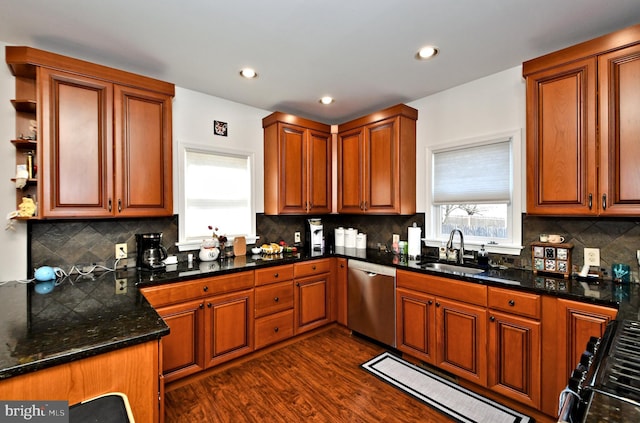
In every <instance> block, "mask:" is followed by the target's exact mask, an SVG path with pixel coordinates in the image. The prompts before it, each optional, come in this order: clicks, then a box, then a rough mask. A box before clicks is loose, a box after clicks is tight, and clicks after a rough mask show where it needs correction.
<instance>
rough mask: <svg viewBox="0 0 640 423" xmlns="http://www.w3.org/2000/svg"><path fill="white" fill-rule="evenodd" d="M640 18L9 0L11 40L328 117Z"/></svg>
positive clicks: (463, 4)
mask: <svg viewBox="0 0 640 423" xmlns="http://www.w3.org/2000/svg"><path fill="white" fill-rule="evenodd" d="M639 21H640V2H639V1H638V0H607V1H604V0H315V1H314V0H239V1H238V0H226V1H220V0H208V1H205V0H153V1H149V0H108V1H104V0H103V1H98V0H94V1H91V0H56V1H52V0H0V41H4V42H6V43H9V44H16V45H28V46H31V47H36V48H40V49H44V50H49V51H53V52H57V53H60V54H64V55H68V56H73V57H76V58H80V59H85V60H89V61H92V62H96V63H101V64H105V65H108V66H112V67H117V68H121V69H125V70H128V71H131V72H135V73H140V74H143V75H148V76H152V77H155V78H158V79H162V80H166V81H169V82H173V83H175V84H176V85H177V86H180V87H183V88H188V89H192V90H196V91H200V92H203V93H207V94H211V95H213V96H217V97H221V98H224V99H228V100H232V101H236V102H239V103H244V104H248V105H251V106H255V107H258V108H261V109H265V110H269V111H275V110H278V111H283V112H289V113H294V114H298V115H301V116H304V117H308V118H311V119H317V120H321V121H323V122H325V123H339V122H344V121H346V120H349V119H351V118H354V117H357V116H360V115H363V114H366V113H369V112H371V111H374V110H377V109H380V108H383V107H387V106H391V105H393V104H396V103H401V102H410V101H412V100H415V99H418V98H422V97H425V96H427V95H430V94H433V93H436V92H438V91H442V90H444V89H447V88H450V87H453V86H456V85H460V84H463V83H465V82H468V81H471V80H474V79H477V78H480V77H483V76H486V75H490V74H492V73H496V72H499V71H502V70H505V69H509V68H512V67H514V66H517V65H520V64H521V63H522V62H523V61H525V60H528V59H532V58H535V57H537V56H540V55H543V54H546V53H549V52H551V51H555V50H557V49H560V48H563V47H566V46H569V45H572V44H576V43H578V42H581V41H585V40H588V39H591V38H594V37H597V36H599V35H603V34H606V33H608V32H611V31H613V30H616V29H620V28H623V27H626V26H630V25H633V24H636V23H638V22H639ZM427 44H433V45H436V46H437V47H438V48H439V49H440V54H439V55H438V56H437V57H436V58H435V59H433V60H432V61H426V62H420V61H417V60H415V58H414V55H415V53H416V51H417V50H418V48H420V47H421V46H423V45H427ZM244 66H251V67H254V68H255V69H256V70H257V71H258V73H259V77H258V78H257V79H255V80H251V81H247V80H243V79H242V78H240V77H239V75H238V71H239V70H240V68H242V67H244ZM323 95H331V96H333V97H335V98H336V101H335V103H333V104H332V105H330V106H323V105H321V104H319V102H318V99H319V98H320V97H321V96H323Z"/></svg>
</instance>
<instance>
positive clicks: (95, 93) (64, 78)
mask: <svg viewBox="0 0 640 423" xmlns="http://www.w3.org/2000/svg"><path fill="white" fill-rule="evenodd" d="M38 72H39V78H40V81H42V83H41V84H39V87H40V100H41V101H40V103H41V108H42V109H41V110H42V114H41V116H42V119H41V122H40V123H39V124H40V125H42V130H41V134H42V137H43V139H42V141H41V145H42V163H38V165H39V167H40V168H39V170H38V173H39V174H40V175H41V178H40V180H41V182H40V183H41V184H42V191H41V192H42V194H41V197H42V198H38V199H37V201H39V202H41V203H42V217H85V216H86V217H108V216H112V215H113V211H112V210H113V209H112V207H113V198H112V195H113V194H112V193H113V173H112V172H113V153H112V151H113V144H112V113H113V112H112V107H113V97H112V96H113V87H112V84H110V83H108V82H104V81H101V80H96V79H91V78H85V77H81V76H78V75H74V74H71V73H65V72H62V71H56V70H51V69H45V68H39V70H38Z"/></svg>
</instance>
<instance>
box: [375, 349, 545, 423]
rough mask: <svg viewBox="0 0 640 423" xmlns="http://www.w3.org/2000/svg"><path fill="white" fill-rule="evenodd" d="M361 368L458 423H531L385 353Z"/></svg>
mask: <svg viewBox="0 0 640 423" xmlns="http://www.w3.org/2000/svg"><path fill="white" fill-rule="evenodd" d="M362 368H363V369H365V370H367V371H368V372H370V373H372V374H373V375H375V376H377V377H378V378H380V379H382V380H383V381H385V382H387V383H389V384H391V385H393V386H395V387H396V388H398V389H400V390H402V391H404V392H406V393H408V394H410V395H412V396H414V397H415V398H417V399H419V400H420V401H422V402H424V403H425V404H427V405H429V406H431V407H432V408H434V409H436V410H438V411H440V412H441V413H443V414H446V415H447V416H449V417H451V418H452V419H454V420H456V421H459V422H464V423H484V422H487V423H532V422H533V421H534V420H533V419H532V418H530V417H528V416H526V415H524V414H521V413H519V412H518V411H515V410H512V409H511V408H508V407H505V406H504V405H501V404H499V403H497V402H495V401H492V400H490V399H488V398H485V397H483V396H481V395H478V394H476V393H474V392H471V391H469V390H467V389H465V388H463V387H461V386H458V385H456V384H454V383H451V382H449V381H448V380H446V379H443V378H441V377H439V376H437V375H434V374H433V373H430V372H428V371H427V370H425V369H422V368H420V367H418V366H416V365H414V364H412V363H409V362H407V361H405V360H403V359H401V358H399V357H397V356H395V355H393V354H390V353H388V352H384V353H382V354H380V355H379V356H377V357H374V358H372V359H371V360H369V361H367V362H366V363H363V364H362Z"/></svg>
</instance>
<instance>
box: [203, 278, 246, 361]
mask: <svg viewBox="0 0 640 423" xmlns="http://www.w3.org/2000/svg"><path fill="white" fill-rule="evenodd" d="M205 303H206V317H205V330H204V332H205V336H204V338H205V341H204V343H205V357H206V367H211V366H215V365H217V364H220V363H223V362H225V361H229V360H231V359H233V358H236V357H240V356H242V355H245V354H247V353H250V352H251V351H253V328H254V322H253V317H254V309H253V289H251V290H246V291H241V292H236V293H233V294H227V295H221V296H218V297H212V298H208V299H207V300H205Z"/></svg>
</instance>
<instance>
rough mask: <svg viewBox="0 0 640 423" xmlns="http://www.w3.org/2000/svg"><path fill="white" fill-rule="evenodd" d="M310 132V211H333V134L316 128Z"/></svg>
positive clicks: (308, 172) (308, 173)
mask: <svg viewBox="0 0 640 423" xmlns="http://www.w3.org/2000/svg"><path fill="white" fill-rule="evenodd" d="M308 133H309V138H308V142H307V144H306V147H307V150H306V151H307V154H306V155H307V164H308V165H307V172H306V174H307V181H308V186H307V197H308V199H307V201H308V205H307V207H308V213H331V192H332V184H331V134H327V133H324V132H318V131H314V130H309V131H308ZM285 182H286V181H285Z"/></svg>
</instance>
